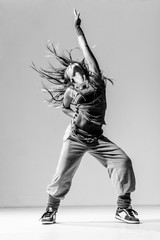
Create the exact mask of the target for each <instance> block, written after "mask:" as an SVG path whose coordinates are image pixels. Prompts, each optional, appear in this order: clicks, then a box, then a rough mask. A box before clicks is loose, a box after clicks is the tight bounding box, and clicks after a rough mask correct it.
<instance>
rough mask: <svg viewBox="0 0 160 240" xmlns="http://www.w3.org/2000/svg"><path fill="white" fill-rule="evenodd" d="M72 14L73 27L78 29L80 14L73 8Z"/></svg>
mask: <svg viewBox="0 0 160 240" xmlns="http://www.w3.org/2000/svg"><path fill="white" fill-rule="evenodd" d="M73 13H74V16H75V20H74V24H75V27H79V26H80V25H81V19H80V13H79V12H77V10H76V9H75V8H74V9H73Z"/></svg>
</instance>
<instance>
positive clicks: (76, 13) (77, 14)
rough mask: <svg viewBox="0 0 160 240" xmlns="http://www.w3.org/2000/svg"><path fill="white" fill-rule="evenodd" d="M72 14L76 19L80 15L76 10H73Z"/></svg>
mask: <svg viewBox="0 0 160 240" xmlns="http://www.w3.org/2000/svg"><path fill="white" fill-rule="evenodd" d="M73 13H74V16H75V17H76V18H79V16H80V13H79V12H77V10H76V9H75V8H74V9H73Z"/></svg>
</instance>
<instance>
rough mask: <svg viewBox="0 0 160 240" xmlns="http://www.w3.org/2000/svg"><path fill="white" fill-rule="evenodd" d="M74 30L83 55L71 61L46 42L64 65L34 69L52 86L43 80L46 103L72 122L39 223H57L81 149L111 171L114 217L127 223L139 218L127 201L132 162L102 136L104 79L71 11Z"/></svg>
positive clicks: (132, 184) (77, 16)
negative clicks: (79, 59)
mask: <svg viewBox="0 0 160 240" xmlns="http://www.w3.org/2000/svg"><path fill="white" fill-rule="evenodd" d="M74 15H75V20H74V25H75V31H76V34H77V38H78V43H79V46H80V49H81V51H82V53H83V56H84V59H83V60H82V61H74V60H73V59H72V56H71V52H69V53H68V54H69V57H66V56H65V55H64V54H60V53H58V51H57V50H56V48H55V46H54V45H53V44H52V45H51V46H48V49H49V50H50V52H51V54H53V56H54V57H56V59H57V60H58V61H59V62H60V63H61V65H62V67H59V68H55V67H53V66H52V65H50V70H44V69H42V68H41V69H40V70H38V69H37V68H36V67H35V65H33V68H34V69H35V70H36V71H37V72H39V73H40V75H41V76H42V77H44V78H46V79H47V80H48V81H49V82H50V83H51V85H52V88H51V89H49V88H48V87H46V86H45V85H44V90H45V91H47V92H48V93H49V94H50V96H51V99H50V100H49V103H50V104H53V105H54V106H62V110H63V112H64V113H65V114H67V115H68V116H70V117H71V122H70V124H69V126H68V128H67V130H66V132H65V135H64V139H63V147H62V150H61V154H60V158H59V162H58V166H57V169H56V172H55V174H54V176H53V179H52V181H51V183H50V184H49V185H48V187H47V193H48V203H47V207H46V211H45V213H44V214H43V215H42V217H41V222H42V224H49V223H55V222H56V213H57V211H58V207H59V205H60V201H61V200H62V199H64V197H65V195H66V194H67V193H68V191H69V189H70V187H71V182H72V178H73V176H74V174H75V172H76V170H77V168H78V166H79V164H80V162H81V159H82V157H83V155H84V153H86V152H89V153H90V154H91V155H92V156H94V157H95V158H96V159H97V160H99V162H100V163H101V164H102V165H103V166H104V167H106V168H107V169H108V173H109V176H110V178H111V181H112V183H113V186H114V187H115V189H116V191H117V195H118V200H117V210H116V214H115V217H116V219H118V220H121V221H123V222H126V223H134V224H135V223H139V219H138V218H137V217H135V215H137V212H136V211H135V210H133V208H132V206H131V192H133V191H134V190H135V175H134V172H133V167H132V162H131V160H130V158H129V157H128V156H127V155H126V153H125V152H124V151H123V150H122V149H121V148H120V147H118V146H117V145H116V144H115V143H113V142H112V141H110V140H109V139H108V138H107V137H105V136H104V135H103V130H102V126H103V124H105V120H104V119H105V111H106V106H107V103H106V82H107V80H108V81H110V82H112V81H111V80H110V79H108V78H106V77H105V76H104V75H103V74H102V72H101V70H100V68H99V65H98V62H97V60H96V58H95V56H94V55H93V53H92V51H91V49H90V47H89V45H88V42H87V40H86V37H85V35H84V32H83V30H82V28H81V19H80V13H78V12H77V11H76V10H74Z"/></svg>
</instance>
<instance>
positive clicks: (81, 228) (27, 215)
mask: <svg viewBox="0 0 160 240" xmlns="http://www.w3.org/2000/svg"><path fill="white" fill-rule="evenodd" d="M134 208H135V210H136V211H138V213H139V218H140V220H141V224H126V223H121V222H120V221H118V220H116V219H115V218H114V213H115V207H113V206H107V207H106V206H104V207H102V206H101V207H61V208H60V209H59V212H58V214H57V223H56V224H52V225H42V224H41V222H40V221H39V218H40V217H41V215H42V214H43V212H44V208H1V209H0V240H11V239H12V240H14V239H15V240H52V239H53V240H72V239H74V240H75V239H76V240H91V239H96V240H103V239H105V240H106V239H107V240H110V239H112V240H121V239H122V240H126V239H127V240H132V239H133V240H139V239H140V240H143V239H145V240H159V239H160V206H136V207H135V206H134Z"/></svg>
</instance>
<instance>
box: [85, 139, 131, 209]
mask: <svg viewBox="0 0 160 240" xmlns="http://www.w3.org/2000/svg"><path fill="white" fill-rule="evenodd" d="M90 153H91V154H92V155H93V156H94V157H96V158H97V159H98V160H99V161H100V162H101V163H102V164H103V165H104V166H105V167H107V168H108V173H109V176H110V178H111V181H112V183H113V186H114V187H115V189H116V191H117V194H118V196H119V198H118V202H117V203H118V205H120V206H121V207H122V205H123V206H124V205H125V207H127V206H129V205H130V203H131V199H130V193H131V192H133V191H134V190H135V176H134V172H133V168H132V162H131V160H130V158H129V157H128V156H127V155H126V153H125V152H124V151H123V150H122V149H121V148H119V147H118V146H117V145H116V144H114V143H113V142H111V141H110V140H109V139H108V138H106V137H104V136H103V137H102V138H101V139H99V144H97V145H96V146H93V147H91V148H90Z"/></svg>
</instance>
